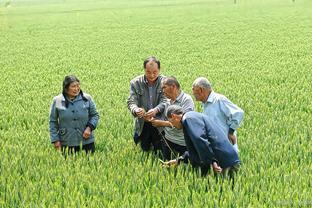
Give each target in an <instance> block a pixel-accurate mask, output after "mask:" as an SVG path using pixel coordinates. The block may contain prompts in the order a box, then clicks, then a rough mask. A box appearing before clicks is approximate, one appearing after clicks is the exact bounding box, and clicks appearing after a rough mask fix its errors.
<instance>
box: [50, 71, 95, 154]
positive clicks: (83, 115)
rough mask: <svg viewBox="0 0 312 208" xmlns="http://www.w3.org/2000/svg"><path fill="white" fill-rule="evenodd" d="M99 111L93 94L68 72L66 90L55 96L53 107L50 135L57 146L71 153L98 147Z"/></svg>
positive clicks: (92, 149) (64, 88) (93, 149)
mask: <svg viewBox="0 0 312 208" xmlns="http://www.w3.org/2000/svg"><path fill="white" fill-rule="evenodd" d="M98 120H99V114H98V112H97V111H96V107H95V103H94V101H93V99H92V98H91V96H90V95H88V94H86V93H83V92H82V91H81V90H80V81H79V79H78V78H77V77H76V76H74V75H69V76H66V77H65V79H64V81H63V92H62V94H60V95H58V96H56V97H54V99H53V102H52V106H51V111H50V122H49V124H50V136H51V142H52V143H53V144H54V147H55V148H56V149H58V150H59V149H62V151H64V152H65V151H66V149H68V152H69V153H72V152H78V151H80V143H81V142H82V149H83V150H85V151H86V153H88V152H91V153H93V152H94V151H95V145H94V135H93V130H94V129H95V128H96V126H97V123H98Z"/></svg>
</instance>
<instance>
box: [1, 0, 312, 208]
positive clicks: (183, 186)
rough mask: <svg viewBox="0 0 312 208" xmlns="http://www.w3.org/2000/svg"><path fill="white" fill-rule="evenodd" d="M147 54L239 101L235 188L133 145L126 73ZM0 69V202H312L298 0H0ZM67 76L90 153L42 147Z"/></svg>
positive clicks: (310, 101)
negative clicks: (89, 105) (94, 115)
mask: <svg viewBox="0 0 312 208" xmlns="http://www.w3.org/2000/svg"><path fill="white" fill-rule="evenodd" d="M150 55H154V56H156V57H157V58H159V59H160V61H161V73H162V74H164V75H168V76H169V75H174V76H176V77H177V79H178V80H179V81H180V83H181V85H182V89H183V90H184V91H185V92H186V93H189V94H191V85H192V82H193V81H194V79H195V78H197V77H198V76H205V77H207V78H208V79H209V80H210V81H211V82H212V83H213V87H214V90H215V91H217V92H219V93H222V94H224V95H226V96H227V97H228V98H229V99H230V100H232V101H233V102H234V103H236V104H237V105H238V106H240V107H241V108H242V109H244V111H245V118H244V121H243V124H242V126H241V128H240V129H239V132H238V134H239V135H238V143H239V148H240V158H241V160H242V162H243V165H242V168H241V169H240V172H239V173H238V175H237V176H236V178H235V184H234V186H233V187H232V184H231V181H229V180H224V179H222V178H221V177H215V176H214V175H213V174H210V175H208V176H207V177H201V176H200V175H199V174H198V173H196V172H193V171H192V168H191V166H190V165H180V166H179V167H177V168H174V169H170V170H166V169H163V168H162V167H161V164H160V162H159V161H158V159H157V157H156V156H154V155H153V154H146V153H142V151H141V150H140V148H139V146H135V145H134V142H133V139H132V134H133V120H132V116H131V114H130V112H129V111H128V109H127V107H126V99H127V97H128V93H129V89H130V83H129V82H130V80H131V79H132V78H134V77H135V76H137V75H139V74H142V73H143V72H144V71H143V66H142V65H143V60H144V59H145V58H146V57H148V56H150ZM0 73H1V75H0V93H1V99H0V155H1V159H0V207H252V208H253V207H310V206H312V147H311V146H312V133H311V127H312V98H311V97H312V93H311V92H312V88H311V84H312V1H310V0H294V1H293V0H236V1H234V0H11V1H10V0H0ZM68 74H75V75H77V76H78V78H79V79H80V80H81V88H82V90H83V91H84V92H87V93H89V94H91V95H92V96H93V98H94V100H95V102H96V105H97V109H98V111H99V113H100V116H101V118H100V123H99V126H98V128H97V130H96V131H95V136H96V153H95V154H94V155H90V156H86V155H85V154H79V155H76V156H70V157H68V158H66V159H65V158H64V157H63V156H62V154H61V153H60V152H57V151H55V150H54V148H53V146H52V145H51V143H50V138H49V130H48V116H49V110H50V104H51V102H52V99H53V97H54V96H56V95H57V94H59V93H60V92H61V89H62V81H63V78H64V76H65V75H68ZM196 110H197V111H201V105H200V103H199V102H196Z"/></svg>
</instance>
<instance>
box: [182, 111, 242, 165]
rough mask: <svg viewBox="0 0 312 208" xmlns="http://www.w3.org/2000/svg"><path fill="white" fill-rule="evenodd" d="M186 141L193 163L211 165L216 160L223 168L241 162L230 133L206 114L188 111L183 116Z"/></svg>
mask: <svg viewBox="0 0 312 208" xmlns="http://www.w3.org/2000/svg"><path fill="white" fill-rule="evenodd" d="M182 125H183V131H184V137H185V143H186V147H187V150H188V152H187V153H186V156H187V154H188V156H189V158H190V160H191V163H192V164H193V165H199V166H201V165H203V166H209V165H210V164H212V162H214V161H216V162H217V163H218V165H219V166H220V167H221V168H228V167H231V166H233V165H235V164H238V163H240V160H239V158H238V154H237V153H236V152H235V150H234V148H233V146H232V144H231V143H230V141H229V139H228V135H226V134H225V133H224V131H222V129H221V128H220V127H219V126H218V125H214V123H213V121H212V120H210V119H209V117H207V116H206V115H204V114H202V113H198V112H194V111H191V112H187V113H185V114H184V115H183V117H182Z"/></svg>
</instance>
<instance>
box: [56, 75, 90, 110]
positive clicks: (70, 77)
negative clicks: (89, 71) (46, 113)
mask: <svg viewBox="0 0 312 208" xmlns="http://www.w3.org/2000/svg"><path fill="white" fill-rule="evenodd" d="M73 82H78V83H80V81H79V79H78V78H77V77H76V76H75V75H67V76H65V78H64V81H63V92H62V94H63V96H64V98H65V107H66V108H67V107H68V104H69V101H68V99H67V90H68V87H69V85H70V84H71V83H73ZM79 94H80V95H81V97H82V99H83V100H84V101H88V99H87V98H86V97H85V96H84V95H83V92H82V90H80V93H79Z"/></svg>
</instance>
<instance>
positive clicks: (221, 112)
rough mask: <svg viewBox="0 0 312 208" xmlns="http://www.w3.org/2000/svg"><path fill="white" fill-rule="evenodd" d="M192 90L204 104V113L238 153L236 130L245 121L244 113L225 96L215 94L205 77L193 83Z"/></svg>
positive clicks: (196, 97)
mask: <svg viewBox="0 0 312 208" xmlns="http://www.w3.org/2000/svg"><path fill="white" fill-rule="evenodd" d="M192 90H193V95H194V97H195V99H196V100H197V101H201V102H202V103H203V113H204V114H205V115H207V116H208V117H209V118H210V119H211V120H212V121H213V122H214V125H218V126H219V127H220V129H221V130H222V131H223V132H224V133H225V134H227V135H228V138H229V140H230V141H231V143H232V144H233V147H234V149H235V151H236V152H238V151H239V150H238V146H237V136H236V129H237V128H238V127H239V126H240V123H241V122H242V120H243V117H244V111H243V110H242V109H241V108H239V107H238V106H237V105H235V104H233V103H232V102H231V101H230V100H229V99H228V98H226V97H225V96H224V95H221V94H218V93H216V92H214V91H213V90H212V87H211V84H210V82H209V81H208V79H206V78H204V77H199V78H197V79H196V80H195V81H194V82H193V87H192Z"/></svg>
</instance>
